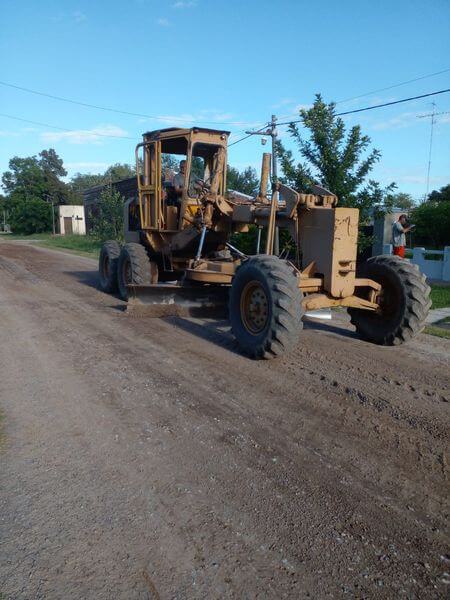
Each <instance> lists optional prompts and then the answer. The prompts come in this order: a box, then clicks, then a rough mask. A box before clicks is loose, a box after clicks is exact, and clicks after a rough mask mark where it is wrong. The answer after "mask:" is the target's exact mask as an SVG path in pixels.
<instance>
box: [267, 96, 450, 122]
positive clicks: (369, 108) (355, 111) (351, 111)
mask: <svg viewBox="0 0 450 600" xmlns="http://www.w3.org/2000/svg"><path fill="white" fill-rule="evenodd" d="M448 92H450V88H448V89H446V90H439V91H438V92H430V93H428V94H421V95H420V96H411V97H410V98H403V99H402V100H394V101H393V102H384V103H383V104H374V105H373V106H366V107H365V108H357V109H355V110H347V111H345V112H340V113H336V116H337V117H342V116H343V115H352V114H354V113H359V112H364V111H366V110H374V109H375V108H383V107H384V106H393V105H394V104H402V103H403V102H411V101H412V100H420V98H428V97H429V96H437V95H438V94H446V93H448ZM301 121H302V119H296V120H295V121H284V122H283V123H278V125H290V124H291V123H300V122H301Z"/></svg>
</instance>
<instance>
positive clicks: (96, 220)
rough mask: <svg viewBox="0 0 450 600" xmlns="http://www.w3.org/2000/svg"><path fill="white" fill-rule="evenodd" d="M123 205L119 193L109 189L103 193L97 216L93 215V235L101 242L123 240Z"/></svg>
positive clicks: (96, 212)
mask: <svg viewBox="0 0 450 600" xmlns="http://www.w3.org/2000/svg"><path fill="white" fill-rule="evenodd" d="M123 205H124V200H123V198H122V196H121V195H120V194H119V192H117V191H115V190H114V189H113V188H112V187H108V188H106V189H105V190H103V192H102V193H101V196H100V201H99V203H98V206H97V210H96V211H95V214H93V215H92V235H94V236H95V237H96V238H98V239H99V240H101V241H103V242H104V241H106V240H118V241H122V240H123Z"/></svg>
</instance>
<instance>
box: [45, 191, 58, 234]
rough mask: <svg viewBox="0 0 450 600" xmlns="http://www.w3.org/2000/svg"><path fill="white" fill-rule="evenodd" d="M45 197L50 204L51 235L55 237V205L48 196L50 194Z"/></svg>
mask: <svg viewBox="0 0 450 600" xmlns="http://www.w3.org/2000/svg"><path fill="white" fill-rule="evenodd" d="M45 197H46V198H47V202H50V204H51V205H52V228H53V235H56V227H55V203H54V202H53V198H52V197H51V196H50V194H45Z"/></svg>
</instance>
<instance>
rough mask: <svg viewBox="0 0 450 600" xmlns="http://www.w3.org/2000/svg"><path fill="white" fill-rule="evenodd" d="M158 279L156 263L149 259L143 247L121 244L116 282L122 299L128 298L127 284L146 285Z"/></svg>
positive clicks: (133, 244)
mask: <svg viewBox="0 0 450 600" xmlns="http://www.w3.org/2000/svg"><path fill="white" fill-rule="evenodd" d="M155 269H156V281H158V272H157V269H158V267H157V265H156V263H153V262H151V261H150V259H149V257H148V255H147V252H146V250H145V247H144V246H143V245H141V244H135V243H129V244H125V246H123V248H122V250H121V252H120V256H119V263H118V269H117V282H118V286H119V293H120V297H121V298H122V300H128V289H127V285H133V284H134V285H148V284H150V283H154V282H156V281H155Z"/></svg>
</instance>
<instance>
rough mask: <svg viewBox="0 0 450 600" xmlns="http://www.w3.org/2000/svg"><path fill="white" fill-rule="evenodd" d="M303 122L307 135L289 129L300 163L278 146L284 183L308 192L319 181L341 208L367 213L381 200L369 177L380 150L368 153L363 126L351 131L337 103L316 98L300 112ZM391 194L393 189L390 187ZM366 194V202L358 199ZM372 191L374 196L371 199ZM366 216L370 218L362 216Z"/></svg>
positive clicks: (289, 151) (294, 127) (294, 129)
mask: <svg viewBox="0 0 450 600" xmlns="http://www.w3.org/2000/svg"><path fill="white" fill-rule="evenodd" d="M300 119H301V123H302V125H303V127H304V128H305V129H306V130H307V135H304V134H303V133H301V132H300V129H299V128H298V126H297V125H296V124H294V123H292V124H291V125H290V126H289V131H290V134H291V137H292V139H293V141H294V142H295V144H296V145H297V147H298V150H299V153H300V161H296V160H295V159H294V154H293V152H292V151H291V150H286V149H285V148H284V146H283V144H281V143H280V144H279V147H278V151H279V155H280V162H281V167H282V171H283V175H284V177H283V179H284V181H285V182H286V183H287V184H288V185H290V186H292V187H294V188H295V189H297V190H299V191H302V192H308V191H310V189H311V186H312V185H313V184H314V182H316V181H320V183H321V184H322V186H324V187H325V188H327V189H329V190H330V191H331V192H333V193H334V194H336V195H337V196H338V198H339V204H340V205H341V206H356V207H358V208H361V209H363V210H365V209H366V208H368V207H369V206H370V204H376V203H377V202H378V201H379V199H380V190H381V188H380V187H379V186H375V184H374V182H373V181H370V182H367V181H366V179H367V177H368V174H369V173H370V171H371V170H372V168H373V166H374V165H375V163H376V162H377V161H378V160H379V159H380V156H381V154H380V151H379V150H376V149H372V150H369V146H370V141H371V140H370V138H369V137H368V136H367V135H363V134H362V132H361V127H360V126H359V125H354V126H353V127H351V128H350V129H349V130H348V131H347V130H346V127H345V124H344V121H343V120H342V119H341V118H340V117H338V116H337V114H336V105H335V104H334V103H330V104H326V103H325V102H324V101H323V99H322V96H321V95H320V94H317V95H316V99H315V102H314V105H313V106H312V108H310V109H302V110H300ZM389 189H391V191H392V189H393V188H392V187H391V186H389ZM362 192H364V200H363V201H361V200H359V199H358V197H359V196H360V195H361V193H362ZM371 192H373V193H374V196H373V198H372V200H371V199H370V194H371ZM363 217H367V214H366V215H363Z"/></svg>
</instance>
